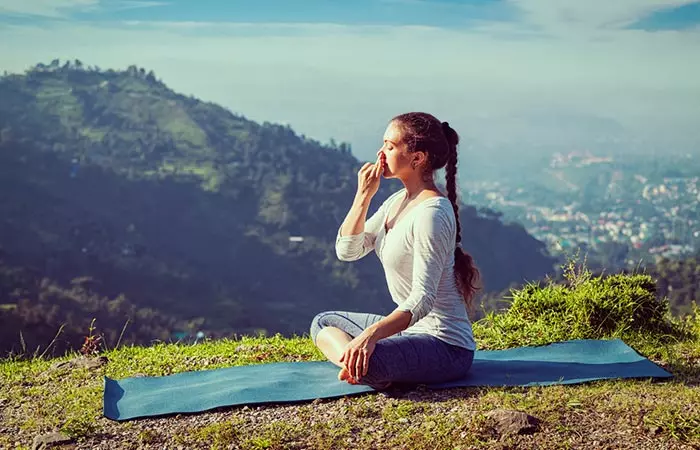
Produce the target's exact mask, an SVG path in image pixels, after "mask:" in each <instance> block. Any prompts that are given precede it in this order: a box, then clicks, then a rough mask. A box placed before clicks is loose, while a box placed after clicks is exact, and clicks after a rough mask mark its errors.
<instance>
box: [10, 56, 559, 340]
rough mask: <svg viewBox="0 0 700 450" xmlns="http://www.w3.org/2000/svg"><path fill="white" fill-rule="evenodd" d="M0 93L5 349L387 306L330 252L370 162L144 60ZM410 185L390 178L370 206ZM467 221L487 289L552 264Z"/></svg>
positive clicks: (495, 229) (26, 80) (366, 277)
mask: <svg viewBox="0 0 700 450" xmlns="http://www.w3.org/2000/svg"><path fill="white" fill-rule="evenodd" d="M202 83H206V80H202ZM0 98H1V99H2V101H1V102H0V218H1V219H0V305H1V306H0V321H1V322H0V329H1V330H2V332H1V334H0V340H1V341H0V343H1V345H0V347H1V348H0V350H6V349H8V348H9V347H11V346H13V345H15V344H17V343H18V342H19V337H18V336H19V331H20V330H22V331H23V332H22V335H23V339H24V340H25V341H26V345H27V347H32V346H36V345H45V344H47V343H48V341H49V340H50V339H51V337H53V335H54V334H55V333H56V331H57V329H58V327H59V326H60V325H61V324H65V325H66V326H65V328H64V330H63V335H62V336H65V338H66V341H68V342H70V343H71V344H73V345H74V344H75V342H76V341H75V340H76V336H80V335H84V334H85V333H86V332H87V329H88V326H89V324H90V320H91V318H97V321H96V324H95V325H96V326H97V328H98V330H99V331H101V332H104V333H106V335H107V336H108V337H111V338H114V337H115V336H116V335H118V334H119V332H120V331H121V330H122V328H123V327H124V325H125V323H126V320H127V318H129V321H130V322H129V325H128V326H127V327H126V328H125V329H124V335H123V340H122V342H125V341H134V342H141V343H143V342H149V341H150V340H151V339H154V338H159V339H167V338H170V337H172V333H174V332H175V331H178V330H180V331H188V332H192V331H196V330H199V329H201V330H204V331H206V332H207V333H209V334H210V335H211V334H222V333H231V332H236V333H239V334H241V333H252V332H255V331H256V330H258V329H265V330H267V331H268V332H281V333H293V332H294V333H303V332H305V331H307V330H308V324H309V322H310V320H311V318H312V317H313V316H314V314H316V313H317V312H319V311H322V310H329V309H345V310H356V311H361V310H365V311H376V312H379V313H386V312H388V311H390V310H391V309H392V303H391V300H390V298H389V294H388V291H387V288H386V282H385V279H384V273H383V270H382V268H381V265H380V264H379V262H378V260H377V258H376V257H375V256H374V255H370V256H369V257H367V258H365V259H363V260H362V261H359V262H356V263H345V262H340V261H338V260H337V258H336V256H335V251H334V238H335V235H336V232H337V229H338V226H339V225H340V223H341V222H342V220H343V218H344V217H345V214H346V213H347V209H348V207H349V206H350V203H351V201H352V198H353V196H354V192H355V189H356V183H357V170H358V169H359V167H360V166H361V162H360V161H358V160H357V159H356V158H355V157H354V156H353V155H352V152H351V149H350V146H349V145H347V144H344V143H343V144H340V145H337V144H335V143H332V144H331V145H323V144H321V143H319V142H317V141H314V140H312V139H308V138H306V137H304V136H300V135H298V134H296V133H295V132H294V131H293V130H292V129H291V128H290V127H288V126H280V125H275V124H270V123H264V124H262V125H260V124H258V123H255V122H253V121H250V120H247V119H246V118H245V117H241V116H236V115H234V114H232V113H231V112H230V111H228V110H226V109H224V108H222V107H221V106H218V105H216V104H212V103H206V102H202V101H200V100H198V99H196V98H193V97H187V96H183V95H180V94H178V93H176V92H173V91H172V90H171V89H169V88H168V87H167V86H166V85H165V84H164V83H163V82H161V81H160V80H158V79H157V78H156V76H155V75H154V74H153V73H152V72H147V71H146V70H144V69H140V68H137V67H135V66H131V67H129V68H128V69H127V70H124V71H113V70H107V71H102V70H99V69H98V68H96V67H86V66H84V65H83V64H82V63H80V62H79V61H75V62H69V63H62V62H60V61H58V60H55V61H53V62H52V63H51V64H49V65H44V64H39V65H37V66H36V67H35V68H33V69H32V70H29V71H27V72H26V73H25V74H6V75H5V76H3V77H2V78H1V79H0ZM387 119H388V118H387ZM380 138H381V137H380V136H378V137H377V142H379V141H380ZM399 188H400V185H399V184H398V182H397V181H396V180H391V181H387V180H384V181H383V182H382V186H381V187H380V191H379V192H378V194H377V196H376V197H375V199H374V201H373V204H372V209H371V212H372V211H374V210H376V208H377V207H378V205H379V204H380V203H381V202H382V201H383V200H384V199H386V198H387V197H388V196H389V195H390V194H391V193H392V192H395V191H396V190H397V189H399ZM461 221H462V229H463V230H464V231H463V233H464V241H465V247H466V248H467V249H468V250H469V251H470V252H471V253H472V254H473V255H474V257H475V259H476V262H477V264H478V265H479V267H480V269H481V270H482V273H483V278H484V283H485V289H486V290H487V291H499V290H501V289H503V288H505V287H506V286H508V285H510V284H511V283H520V282H523V281H525V280H534V279H540V278H542V277H543V276H544V275H545V274H546V273H548V272H550V271H551V270H552V267H553V264H554V260H553V259H552V258H551V257H549V256H548V255H546V253H545V251H544V246H543V245H542V243H540V242H539V241H537V240H535V239H534V238H533V237H532V236H530V235H528V234H527V233H526V232H525V230H524V229H523V228H522V227H519V226H517V225H506V224H503V223H501V222H499V220H498V219H497V218H495V217H493V216H488V215H484V214H483V213H480V212H478V211H477V210H476V209H475V208H474V207H471V206H466V205H462V208H461ZM291 236H301V237H303V241H301V242H298V241H296V240H290V237H291ZM71 333H72V334H71Z"/></svg>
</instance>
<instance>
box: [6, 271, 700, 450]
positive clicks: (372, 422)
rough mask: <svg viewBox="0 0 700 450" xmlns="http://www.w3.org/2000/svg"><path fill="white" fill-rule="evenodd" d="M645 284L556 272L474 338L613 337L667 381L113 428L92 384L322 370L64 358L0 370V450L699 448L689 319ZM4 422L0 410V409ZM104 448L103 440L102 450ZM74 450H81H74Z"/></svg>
mask: <svg viewBox="0 0 700 450" xmlns="http://www.w3.org/2000/svg"><path fill="white" fill-rule="evenodd" d="M649 283H650V279H649V278H648V277H647V276H646V275H644V274H636V275H628V276H612V277H607V278H592V277H590V274H588V273H587V272H585V271H579V272H576V271H574V270H573V268H572V270H570V271H569V278H568V283H567V284H566V285H553V284H550V285H545V286H535V285H530V286H526V287H524V288H523V289H521V290H518V291H514V292H513V302H512V306H511V308H510V309H509V310H507V311H504V312H501V313H498V314H490V315H488V316H487V317H485V318H484V319H483V320H481V321H479V322H478V323H475V324H474V333H475V336H476V337H477V341H478V342H479V346H480V347H481V348H506V347H509V346H514V345H540V344H546V343H550V342H556V341H558V340H564V339H578V338H595V339H607V338H614V337H619V338H622V339H624V340H625V342H626V343H628V344H629V345H631V346H632V347H633V348H635V349H636V350H637V351H638V352H640V353H641V354H643V355H644V356H647V357H649V358H650V359H652V360H653V361H655V362H657V363H658V364H660V365H662V366H663V367H665V368H666V369H667V370H670V371H671V372H672V373H673V374H674V375H675V376H674V378H673V379H671V380H668V381H663V382H656V381H652V380H602V381H597V382H592V383H586V384H581V385H559V386H548V387H529V388H522V387H515V388H459V389H450V390H442V391H424V390H421V389H417V390H414V391H409V392H406V393H403V394H400V395H399V396H398V397H391V396H387V395H384V394H378V393H377V394H375V393H373V394H367V395H362V396H356V397H346V398H341V399H333V400H326V401H320V402H318V401H317V402H312V403H305V404H294V405H278V406H252V407H242V408H241V407H236V408H227V409H223V410H221V411H215V412H210V413H206V414H199V415H194V416H184V417H180V416H177V417H169V418H159V419H147V420H140V421H131V422H126V423H116V422H111V421H109V420H107V419H104V418H103V417H102V376H103V375H104V376H108V377H110V378H125V377H130V376H134V375H147V376H162V375H168V374H173V373H178V372H183V371H191V370H203V369H215V368H220V367H229V366H237V365H249V364H263V363H269V362H277V361H312V360H323V359H324V358H323V355H322V354H321V353H320V352H319V351H318V350H317V349H316V348H315V347H314V346H313V345H312V343H311V341H310V340H309V339H308V337H306V336H294V337H291V338H284V337H282V336H279V335H277V336H273V337H263V336H259V337H252V336H242V337H235V338H232V339H224V340H218V341H205V342H202V343H199V344H196V345H184V344H165V343H158V344H155V345H153V346H151V347H134V346H122V347H120V348H117V349H110V350H103V351H102V352H101V354H102V355H104V356H106V357H107V358H108V359H109V362H108V363H107V364H106V365H105V366H103V367H101V368H99V369H92V370H88V369H74V370H67V369H63V370H56V369H52V366H53V365H54V364H55V363H57V362H59V361H62V360H70V359H72V358H74V357H76V356H77V354H69V355H66V356H65V357H63V358H59V359H54V360H45V359H42V358H39V357H28V358H21V357H17V356H15V357H12V358H8V359H5V360H2V361H0V414H2V421H0V448H13V447H15V446H16V444H17V443H19V447H18V448H29V447H30V445H31V441H32V439H33V436H35V435H36V434H40V433H46V432H51V431H62V432H64V433H66V434H68V435H70V436H72V437H73V438H74V439H76V441H77V442H78V443H83V444H81V445H85V447H84V448H89V447H90V445H92V444H90V442H94V441H90V439H97V440H99V436H105V439H113V438H114V436H115V435H117V434H119V435H120V436H121V435H122V434H124V435H128V436H131V437H130V438H129V439H122V438H120V439H122V440H121V444H120V445H122V447H120V448H148V447H152V448H163V446H164V444H168V448H170V447H169V445H171V444H173V445H179V446H182V447H183V448H221V449H224V448H246V449H278V448H324V449H326V448H357V447H359V448H414V449H428V448H465V449H466V448H490V447H491V446H493V445H495V444H496V443H498V444H499V445H504V446H509V445H510V446H516V447H525V448H528V447H538V448H589V447H590V448H593V447H598V446H601V447H604V446H613V447H625V446H629V447H630V448H634V447H635V446H641V443H648V442H651V443H653V445H654V446H656V447H665V448H674V447H678V448H683V446H687V448H692V447H697V446H700V389H698V384H699V382H700V310H698V309H697V308H696V309H695V310H694V313H693V314H692V315H690V316H688V317H686V318H684V319H673V318H671V317H670V316H668V314H667V311H666V309H667V305H665V304H664V302H658V301H656V300H654V299H653V295H652V293H653V290H652V289H651V288H652V287H653V283H652V285H650V284H649ZM3 408H4V409H3ZM495 408H507V409H515V410H521V411H525V412H527V413H529V414H531V415H534V416H536V417H538V418H539V419H540V420H541V421H542V423H543V425H542V430H541V431H540V432H538V433H535V434H534V435H532V436H511V437H509V436H504V437H501V436H498V435H497V433H496V432H495V431H494V429H493V428H492V427H491V425H490V424H489V422H488V421H487V420H486V418H485V414H486V413H487V412H488V411H491V410H493V409H495ZM110 436H111V437H110ZM80 448H83V447H80Z"/></svg>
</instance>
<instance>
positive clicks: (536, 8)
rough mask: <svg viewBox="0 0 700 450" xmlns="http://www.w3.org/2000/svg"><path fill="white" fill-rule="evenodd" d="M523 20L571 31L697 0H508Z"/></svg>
mask: <svg viewBox="0 0 700 450" xmlns="http://www.w3.org/2000/svg"><path fill="white" fill-rule="evenodd" d="M507 1H508V3H509V4H510V5H512V6H513V7H514V8H517V9H518V10H519V11H520V12H521V13H522V16H521V20H522V21H523V22H524V23H526V24H529V25H534V26H537V27H539V28H540V29H541V30H542V31H545V32H549V33H554V34H559V35H567V34H572V33H580V32H586V31H593V30H611V29H621V28H623V27H625V26H627V25H630V24H632V23H634V22H636V21H637V20H639V19H641V18H643V17H646V16H648V15H649V14H651V13H653V12H655V11H658V10H661V9H668V8H675V7H680V6H683V5H687V4H690V3H697V0H586V1H581V0H507Z"/></svg>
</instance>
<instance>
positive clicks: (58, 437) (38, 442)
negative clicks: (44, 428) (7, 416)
mask: <svg viewBox="0 0 700 450" xmlns="http://www.w3.org/2000/svg"><path fill="white" fill-rule="evenodd" d="M68 442H71V438H70V437H68V436H66V435H65V434H63V433H48V434H42V435H39V436H37V437H35V438H34V443H33V444H32V450H44V449H47V448H50V447H52V446H54V445H56V444H58V445H61V444H66V443H68Z"/></svg>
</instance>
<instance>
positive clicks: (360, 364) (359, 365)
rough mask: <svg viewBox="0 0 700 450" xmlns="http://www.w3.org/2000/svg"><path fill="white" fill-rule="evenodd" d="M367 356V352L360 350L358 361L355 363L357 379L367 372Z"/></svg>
mask: <svg viewBox="0 0 700 450" xmlns="http://www.w3.org/2000/svg"><path fill="white" fill-rule="evenodd" d="M366 356H367V352H366V351H362V350H360V351H359V352H358V354H357V361H356V363H355V379H356V380H357V379H359V378H360V376H361V375H363V373H364V371H365V357H366Z"/></svg>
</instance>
